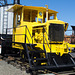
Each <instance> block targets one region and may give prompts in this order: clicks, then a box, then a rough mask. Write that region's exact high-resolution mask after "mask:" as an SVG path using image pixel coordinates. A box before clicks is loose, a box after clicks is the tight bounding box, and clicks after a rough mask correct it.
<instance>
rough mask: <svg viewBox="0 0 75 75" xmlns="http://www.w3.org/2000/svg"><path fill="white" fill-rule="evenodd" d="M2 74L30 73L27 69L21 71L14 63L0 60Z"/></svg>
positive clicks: (21, 74)
mask: <svg viewBox="0 0 75 75" xmlns="http://www.w3.org/2000/svg"><path fill="white" fill-rule="evenodd" d="M0 75H30V74H27V73H26V71H21V70H20V69H17V68H16V67H14V66H13V65H10V64H7V62H5V61H3V60H2V61H0Z"/></svg>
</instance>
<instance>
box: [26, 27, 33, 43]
mask: <svg viewBox="0 0 75 75" xmlns="http://www.w3.org/2000/svg"><path fill="white" fill-rule="evenodd" d="M26 28H27V30H28V32H29V34H30V31H29V29H28V27H27V26H26ZM30 37H31V39H32V44H33V37H32V36H31V34H30Z"/></svg>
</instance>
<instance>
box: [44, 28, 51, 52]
mask: <svg viewBox="0 0 75 75" xmlns="http://www.w3.org/2000/svg"><path fill="white" fill-rule="evenodd" d="M44 30H45V28H44V27H43V37H44V38H45V40H46V42H47V45H48V47H49V44H48V41H47V39H46V37H45V36H44ZM45 32H46V30H45ZM46 34H47V32H46ZM47 36H48V38H49V39H50V37H49V35H48V34H47ZM44 38H43V41H44ZM50 41H51V40H50ZM43 44H44V42H43ZM49 49H50V52H51V47H49Z"/></svg>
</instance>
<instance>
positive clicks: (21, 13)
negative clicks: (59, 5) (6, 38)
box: [8, 5, 75, 70]
mask: <svg viewBox="0 0 75 75" xmlns="http://www.w3.org/2000/svg"><path fill="white" fill-rule="evenodd" d="M8 12H13V13H14V24H13V37H12V48H14V49H15V50H16V49H19V52H20V56H21V57H22V58H23V59H24V60H25V62H26V61H28V62H29V65H30V68H31V69H32V70H37V69H54V68H62V67H73V66H75V62H74V59H73V57H72V54H69V53H71V52H72V48H75V45H72V44H69V43H67V42H64V32H65V31H66V30H67V27H68V23H66V22H63V21H61V20H58V19H57V13H58V12H56V11H54V10H51V9H48V8H45V7H34V6H22V5H14V6H13V7H12V8H10V9H9V10H8ZM69 48H70V50H69ZM64 58H65V59H66V60H65V59H64ZM38 66H39V67H38Z"/></svg>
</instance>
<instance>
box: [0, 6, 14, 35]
mask: <svg viewBox="0 0 75 75" xmlns="http://www.w3.org/2000/svg"><path fill="white" fill-rule="evenodd" d="M12 6H13V5H8V9H9V8H11V7H12ZM0 8H1V11H0V12H1V17H0V19H1V22H0V24H1V25H0V34H2V30H3V8H4V7H0ZM12 27H13V13H12V12H8V28H12Z"/></svg>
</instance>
